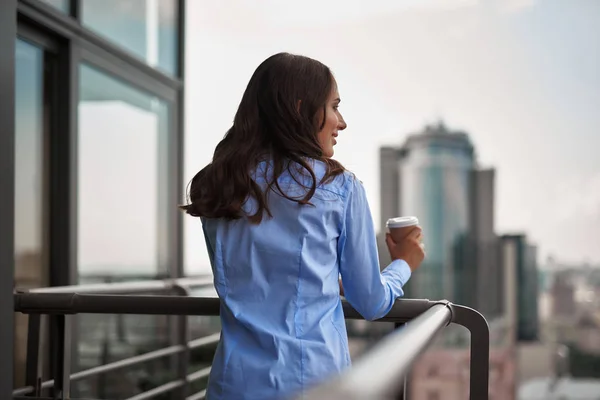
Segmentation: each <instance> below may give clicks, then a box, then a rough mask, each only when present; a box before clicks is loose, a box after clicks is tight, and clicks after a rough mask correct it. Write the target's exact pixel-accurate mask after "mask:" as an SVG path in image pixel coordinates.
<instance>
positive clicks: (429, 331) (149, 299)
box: [14, 280, 489, 400]
mask: <svg viewBox="0 0 600 400" xmlns="http://www.w3.org/2000/svg"><path fill="white" fill-rule="evenodd" d="M173 281H176V280H173ZM173 281H171V282H173ZM192 283H193V282H192ZM179 284H180V283H178V284H177V285H173V284H172V283H171V285H169V284H166V287H169V288H171V289H173V288H175V289H177V288H179V289H180V290H181V289H183V294H186V295H189V293H186V290H187V288H186V287H185V286H183V285H182V286H179ZM148 287H150V285H148V286H144V288H148ZM76 288H77V287H71V289H75V290H77V289H76ZM79 288H81V287H79ZM88 289H89V287H88ZM140 290H141V289H140ZM90 292H94V290H90ZM107 292H108V293H113V292H111V291H108V290H107V291H105V292H104V293H107ZM138 293H139V292H138ZM14 305H15V311H17V312H22V313H25V314H31V315H32V316H38V317H39V315H40V314H50V315H54V316H58V317H60V318H63V319H64V318H65V315H69V314H77V313H102V314H146V315H179V316H188V315H202V316H217V315H219V311H220V301H219V299H218V298H216V297H188V296H164V295H147V296H140V295H116V294H90V293H74V292H70V291H67V290H65V289H62V290H61V291H58V292H43V291H35V292H34V291H29V292H17V293H15V294H14ZM342 306H343V309H344V314H345V317H346V318H350V319H362V317H361V316H360V314H358V312H356V310H354V309H353V308H352V306H351V305H350V304H349V303H348V302H347V301H346V300H344V299H343V301H342ZM419 316H421V317H419ZM417 317H419V318H417ZM415 318H417V319H416V320H415V321H413V323H411V324H409V327H410V329H409V328H405V329H403V330H402V331H401V332H399V333H398V334H395V333H394V334H392V336H390V338H389V340H388V339H386V340H385V341H384V342H383V343H382V345H385V346H391V345H390V343H392V344H393V345H394V346H397V347H396V349H407V351H405V352H401V353H398V357H397V358H395V359H390V358H389V355H390V354H392V352H391V350H389V351H388V350H386V351H385V352H383V351H382V352H378V353H376V354H377V355H374V356H373V357H375V358H374V359H372V360H371V358H367V359H366V360H367V361H368V360H371V361H368V362H367V361H363V362H367V364H366V365H376V364H378V365H386V369H388V370H389V371H395V372H396V373H398V372H400V373H405V372H406V370H407V368H408V367H409V366H410V365H411V364H412V363H413V361H414V360H415V359H416V358H417V357H418V355H419V354H421V352H422V351H424V349H425V348H426V347H427V346H428V344H429V343H430V342H431V340H433V338H434V336H435V335H436V334H437V332H438V331H439V330H441V329H442V328H443V327H444V326H445V325H447V324H448V323H450V322H453V323H456V324H459V325H462V326H464V327H466V328H467V329H469V331H470V332H471V357H470V366H471V368H470V398H471V399H477V400H480V399H481V400H485V399H487V398H488V381H489V372H488V365H489V327H488V324H487V321H486V320H485V318H484V317H483V316H482V315H481V314H480V313H479V312H477V311H475V310H473V309H471V308H468V307H464V306H460V305H455V304H452V303H450V302H447V301H430V300H420V299H398V300H396V303H395V304H394V306H393V307H392V310H391V311H390V312H389V313H388V315H386V316H385V317H384V318H382V319H380V320H378V321H384V322H395V323H404V322H407V321H411V320H413V319H415ZM413 324H414V325H415V326H413ZM415 332H416V333H415ZM417 337H420V338H419V339H415V338H417ZM415 340H417V342H415ZM415 343H416V344H415ZM410 346H414V347H413V348H412V349H409V348H410ZM390 349H391V347H390ZM386 354H387V357H386V358H385V359H382V358H381V355H386ZM373 360H374V361H373ZM124 361H125V360H124ZM360 365H363V364H362V363H361V364H358V366H359V370H360V368H361V367H360ZM348 374H350V375H349V376H350V377H351V380H354V379H356V376H355V375H353V373H352V370H350V371H349V372H348ZM69 376H70V375H67V376H66V377H63V378H66V381H65V380H63V384H62V385H63V386H62V387H64V385H65V384H67V385H68V377H69ZM379 377H380V378H382V379H383V380H381V381H380V382H379V383H378V385H377V389H374V390H375V391H374V392H373V393H379V394H381V395H383V394H384V393H390V392H391V391H393V390H394V388H395V385H396V383H397V382H401V379H400V378H401V377H399V376H396V379H395V380H392V379H391V377H392V375H387V374H385V376H384V375H381V374H380V375H379ZM340 379H342V380H341V381H338V383H339V382H342V383H343V382H345V381H344V379H348V378H347V377H346V378H344V377H341V378H340ZM46 384H47V383H46ZM178 385H179V383H178ZM179 387H180V386H177V388H179ZM325 387H326V388H327V390H330V389H331V387H330V386H325ZM344 387H345V386H344V385H342V386H341V387H340V388H338V389H340V390H346V389H347V388H346V389H344ZM169 388H170V386H169ZM173 388H175V386H173ZM166 389H167V387H165V390H166ZM21 393H22V392H20V393H19V394H21ZM332 393H333V394H332V396H331V398H335V397H333V396H334V394H335V393H334V392H332ZM344 393H345V392H344ZM338 394H339V393H338ZM346 394H347V393H346ZM367 398H371V397H369V396H367ZM373 398H375V397H373ZM381 398H384V397H381Z"/></svg>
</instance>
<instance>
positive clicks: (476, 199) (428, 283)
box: [379, 123, 500, 313]
mask: <svg viewBox="0 0 600 400" xmlns="http://www.w3.org/2000/svg"><path fill="white" fill-rule="evenodd" d="M380 174H381V175H380V179H381V181H380V187H381V195H380V199H381V200H380V201H381V218H380V226H379V228H380V232H384V231H385V221H386V220H387V219H388V218H389V217H392V216H398V215H415V216H417V217H418V218H419V222H420V224H421V226H422V227H423V230H424V232H425V245H426V249H427V258H426V260H425V261H424V263H423V267H422V268H421V269H420V270H419V273H417V274H415V275H414V276H413V277H412V278H411V281H410V282H409V284H408V285H407V296H409V297H425V298H434V299H435V298H446V299H449V300H452V301H456V302H460V303H462V304H467V305H470V306H473V307H477V306H479V305H484V306H485V312H486V313H488V312H489V313H497V312H498V310H499V305H498V304H499V301H500V300H499V294H498V292H497V287H496V286H494V285H495V283H494V280H493V279H490V277H497V276H498V275H499V274H500V269H499V263H498V242H497V238H496V235H495V233H494V181H495V171H494V170H493V169H480V168H478V166H477V162H476V157H475V149H474V147H473V145H472V143H471V141H470V139H469V137H468V135H467V134H466V133H464V132H455V131H451V130H449V129H447V128H446V126H444V124H442V123H439V124H438V125H434V126H426V127H425V129H424V130H423V131H422V132H418V133H416V134H413V135H410V136H409V137H408V138H407V140H406V141H405V143H404V144H403V145H402V146H401V147H382V148H381V149H380ZM382 239H383V235H381V234H380V236H379V244H380V249H381V262H382V264H386V262H388V261H389V259H388V256H387V254H386V250H385V245H384V243H383V240H382ZM465 288H473V290H465Z"/></svg>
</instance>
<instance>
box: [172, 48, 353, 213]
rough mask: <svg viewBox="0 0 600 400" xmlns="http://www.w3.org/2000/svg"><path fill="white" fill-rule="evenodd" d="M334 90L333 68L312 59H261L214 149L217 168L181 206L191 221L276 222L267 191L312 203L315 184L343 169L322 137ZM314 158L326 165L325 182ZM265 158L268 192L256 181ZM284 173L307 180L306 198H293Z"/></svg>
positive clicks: (208, 170) (205, 172) (198, 180)
mask: <svg viewBox="0 0 600 400" xmlns="http://www.w3.org/2000/svg"><path fill="white" fill-rule="evenodd" d="M334 85H335V80H334V78H333V75H332V73H331V70H330V69H329V68H328V67H327V66H326V65H324V64H322V63H320V62H319V61H316V60H313V59H311V58H308V57H304V56H298V55H293V54H289V53H279V54H275V55H273V56H271V57H269V58H267V59H266V60H265V61H263V63H262V64H260V65H259V67H258V68H257V69H256V71H255V72H254V74H253V75H252V78H250V82H249V83H248V87H247V88H246V91H245V92H244V95H243V97H242V101H241V102H240V105H239V107H238V110H237V112H236V114H235V118H234V121H233V126H232V127H231V128H230V129H229V130H228V131H227V133H226V134H225V137H224V138H223V140H221V142H220V143H219V144H218V145H217V147H216V149H215V153H214V155H213V159H212V162H211V163H210V164H208V165H207V166H206V167H204V168H203V169H202V170H201V171H200V172H198V173H197V174H196V176H194V178H193V179H192V181H191V182H190V184H189V186H188V194H187V197H188V199H187V202H188V204H187V205H183V206H181V208H182V209H183V210H185V212H186V213H187V214H189V215H191V216H194V217H206V218H225V219H239V218H243V217H247V218H248V219H249V220H250V221H251V222H253V223H260V222H261V221H262V218H263V215H264V214H265V213H266V214H267V215H268V216H269V217H271V216H272V215H271V212H270V210H269V204H268V194H269V192H274V193H277V194H279V195H281V196H283V197H285V198H287V199H288V200H290V201H294V202H297V203H299V204H301V205H308V204H311V203H310V200H311V198H312V197H313V195H314V194H315V191H316V188H317V185H319V184H321V183H323V182H327V181H330V180H332V179H333V178H334V177H335V176H337V175H339V174H341V173H342V172H343V171H344V167H343V166H342V165H341V164H340V163H339V162H337V161H335V160H333V159H330V158H328V157H325V156H324V155H323V151H322V150H321V146H320V145H319V141H318V137H317V133H318V132H319V131H320V130H321V129H322V128H323V126H324V124H325V115H326V106H327V100H328V98H329V96H330V94H331V91H332V90H333V89H334ZM310 159H314V160H320V161H322V162H324V163H325V165H326V168H327V169H326V173H325V176H324V177H323V178H322V179H321V181H320V182H317V178H316V176H315V173H314V171H313V169H312V167H311V165H310ZM264 160H268V161H270V163H271V164H270V165H271V170H270V173H269V174H268V179H267V184H266V188H262V187H261V186H260V185H259V184H257V183H256V182H255V181H254V179H253V178H252V173H253V171H254V170H255V169H256V167H257V165H258V163H259V162H261V161H264ZM285 170H288V171H289V172H290V174H291V175H292V176H293V177H295V176H298V175H297V174H298V172H300V173H301V174H303V175H306V176H308V177H310V179H311V180H310V182H311V183H310V184H309V185H307V186H305V187H306V189H307V190H306V194H305V195H304V196H303V197H292V196H289V195H288V194H286V193H285V192H284V190H282V188H281V187H280V186H279V183H278V178H279V176H280V175H281V174H282V173H283V172H284V171H285ZM297 181H298V180H297ZM249 198H254V199H255V200H256V205H257V207H256V212H255V213H254V214H252V215H246V213H245V212H244V210H243V208H242V206H243V205H244V203H245V202H246V201H247V200H248V199H249Z"/></svg>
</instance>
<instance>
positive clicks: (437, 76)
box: [185, 0, 600, 272]
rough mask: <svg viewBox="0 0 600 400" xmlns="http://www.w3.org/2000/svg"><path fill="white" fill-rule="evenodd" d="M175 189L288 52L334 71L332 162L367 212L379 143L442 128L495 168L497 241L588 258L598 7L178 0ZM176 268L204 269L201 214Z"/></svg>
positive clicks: (596, 126)
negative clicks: (182, 61) (355, 180)
mask: <svg viewBox="0 0 600 400" xmlns="http://www.w3.org/2000/svg"><path fill="white" fill-rule="evenodd" d="M187 7H188V9H187V13H188V15H187V18H188V19H187V42H186V52H187V55H186V57H187V59H186V121H185V129H186V155H185V156H186V161H185V171H186V172H185V174H186V181H187V180H189V179H191V177H192V176H193V175H194V174H195V172H197V171H198V170H199V169H200V168H202V167H203V166H204V165H206V164H207V163H208V162H210V159H211V157H212V153H213V151H214V147H215V145H216V144H217V143H218V141H219V140H220V139H221V138H222V137H223V135H224V134H225V132H226V130H227V129H228V128H229V127H230V126H231V123H232V120H233V116H234V113H235V111H236V109H237V106H238V103H239V101H240V98H241V96H242V93H243V91H244V89H245V86H246V85H247V82H248V80H249V78H250V76H251V74H252V73H253V72H254V70H255V68H256V67H257V66H258V64H259V63H260V62H261V61H263V60H264V59H265V58H267V57H268V56H270V55H272V54H274V53H276V52H279V51H288V52H292V53H297V54H302V55H306V56H309V57H312V58H316V59H318V60H320V61H322V62H324V63H325V64H327V65H328V66H329V67H330V68H331V69H332V70H333V72H334V74H335V77H336V80H337V82H338V86H339V90H340V94H341V97H342V104H341V112H342V113H343V115H344V117H345V119H346V121H347V122H348V129H347V130H345V131H344V132H342V133H341V134H340V138H339V140H338V145H337V146H336V154H335V158H336V159H338V160H339V161H341V162H342V163H343V164H344V165H345V166H346V167H347V168H348V169H350V170H352V171H353V172H355V173H356V174H357V175H358V176H359V178H360V179H361V180H362V181H363V183H364V185H365V187H366V190H367V193H368V197H369V202H370V205H371V210H372V213H373V217H374V219H375V220H376V221H377V220H378V218H379V171H378V162H379V160H378V149H379V147H380V146H382V145H400V144H402V142H403V141H404V140H405V139H406V137H407V135H408V134H410V133H412V132H415V131H418V130H420V129H421V128H422V127H423V126H424V125H425V124H427V123H432V122H436V121H437V120H439V119H443V120H444V122H445V123H446V124H447V125H448V126H449V128H451V129H460V130H465V131H467V132H468V133H469V135H470V137H471V140H472V141H473V143H474V145H475V147H476V152H477V156H478V161H479V163H480V165H481V166H482V167H493V168H495V169H496V173H497V175H496V199H495V200H496V202H495V224H496V231H497V233H499V234H502V233H512V232H525V233H527V235H528V237H529V238H530V240H531V241H532V242H533V243H534V244H536V245H537V246H538V248H539V260H540V261H542V262H543V261H544V260H545V259H546V257H547V256H548V255H554V256H555V257H556V258H557V259H558V260H561V261H563V262H569V263H581V262H591V263H600V245H599V244H600V155H599V154H598V152H599V150H600V112H598V110H600V1H596V0H569V1H565V0H487V1H484V0H479V1H478V0H420V1H416V0H404V1H403V0H379V1H376V2H368V1H358V0H343V1H338V0H328V1H325V2H321V1H316V0H305V1H303V2H282V1H277V0H262V1H255V2H249V1H239V0H221V1H218V2H213V1H188V2H187ZM186 266H187V270H188V271H189V272H201V271H204V270H207V269H208V258H207V256H206V249H205V245H204V239H203V236H202V231H201V226H200V223H199V221H197V220H193V219H191V218H188V219H187V220H186Z"/></svg>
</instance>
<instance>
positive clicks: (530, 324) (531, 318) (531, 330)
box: [500, 234, 539, 342]
mask: <svg viewBox="0 0 600 400" xmlns="http://www.w3.org/2000/svg"><path fill="white" fill-rule="evenodd" d="M500 246H501V262H502V270H503V273H504V276H503V279H502V281H501V285H500V287H501V292H502V299H503V303H504V304H503V310H502V311H503V314H504V315H505V316H506V320H507V323H508V324H509V326H511V329H510V331H514V332H515V335H516V337H515V338H513V340H514V341H519V342H522V341H535V340H537V339H538V336H539V322H538V292H539V291H538V273H537V247H536V246H533V245H531V244H530V243H528V241H527V238H526V236H525V235H523V234H519V235H503V236H502V237H501V238H500ZM515 328H516V329H515Z"/></svg>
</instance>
